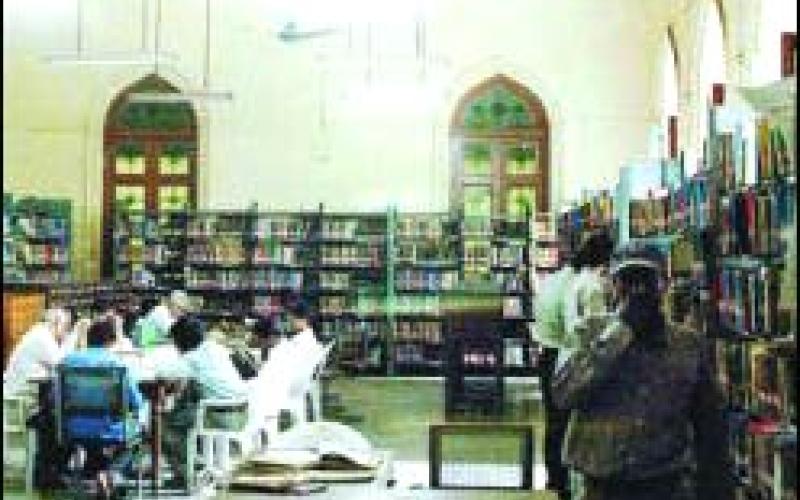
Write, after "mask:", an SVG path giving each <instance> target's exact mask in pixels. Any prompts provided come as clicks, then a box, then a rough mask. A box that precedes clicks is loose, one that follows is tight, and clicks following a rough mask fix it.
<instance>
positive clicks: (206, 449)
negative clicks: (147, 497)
mask: <svg viewBox="0 0 800 500" xmlns="http://www.w3.org/2000/svg"><path fill="white" fill-rule="evenodd" d="M209 411H227V412H244V413H245V415H246V423H245V425H244V427H243V428H242V429H241V430H228V429H217V428H212V427H207V426H206V423H205V422H206V415H207V413H208V412H209ZM255 417H256V416H255V415H254V414H253V413H252V412H251V411H250V404H249V402H248V401H247V400H240V399H204V400H202V401H200V403H199V405H198V408H197V413H196V417H195V425H194V427H193V428H192V429H191V430H190V431H189V439H188V440H187V446H188V449H187V464H186V466H187V472H188V474H187V480H188V482H189V488H190V491H191V490H192V489H193V488H194V487H195V486H196V484H197V481H196V478H197V477H198V476H199V475H202V474H204V473H211V475H212V476H213V478H214V480H215V481H216V482H217V484H218V485H224V484H225V483H226V482H227V480H228V478H229V477H230V474H231V473H232V472H233V470H234V469H235V468H236V467H237V466H238V465H239V464H241V463H242V462H243V461H244V460H246V459H247V458H248V457H250V456H251V455H252V454H253V453H254V452H257V451H259V450H260V449H261V448H262V446H263V440H262V436H263V431H264V429H263V426H262V425H261V422H260V420H259V419H258V418H255ZM198 444H199V445H200V446H199V450H198ZM234 448H238V449H239V453H234ZM197 465H200V466H202V469H201V470H200V471H199V472H198V471H196V470H195V469H196V466H197Z"/></svg>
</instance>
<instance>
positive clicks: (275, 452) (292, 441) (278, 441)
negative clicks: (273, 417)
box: [249, 422, 380, 472]
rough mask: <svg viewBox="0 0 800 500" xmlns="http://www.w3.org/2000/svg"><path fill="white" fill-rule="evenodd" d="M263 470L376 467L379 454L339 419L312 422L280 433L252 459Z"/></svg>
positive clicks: (360, 469)
mask: <svg viewBox="0 0 800 500" xmlns="http://www.w3.org/2000/svg"><path fill="white" fill-rule="evenodd" d="M249 465H250V466H251V467H252V469H253V470H255V469H257V470H259V471H261V472H273V471H274V472H279V471H298V470H311V469H313V470H331V471H365V470H375V469H377V468H378V466H379V465H380V457H379V455H378V454H377V453H375V450H373V448H372V445H370V443H369V442H368V441H367V440H366V439H365V438H364V436H362V435H361V434H360V433H359V432H357V431H355V430H353V429H351V428H350V427H347V426H346V425H342V424H339V423H336V422H310V423H302V424H298V425H296V426H295V427H293V428H291V429H289V430H287V431H286V432H283V433H281V434H278V435H277V436H276V438H275V440H274V441H273V442H272V443H270V445H269V448H268V450H267V451H265V452H264V453H262V454H260V455H257V456H255V457H253V458H251V460H250V464H249Z"/></svg>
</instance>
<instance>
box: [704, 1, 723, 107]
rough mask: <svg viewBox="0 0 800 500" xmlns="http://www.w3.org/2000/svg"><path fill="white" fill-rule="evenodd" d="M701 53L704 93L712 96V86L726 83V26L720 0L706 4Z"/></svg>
mask: <svg viewBox="0 0 800 500" xmlns="http://www.w3.org/2000/svg"><path fill="white" fill-rule="evenodd" d="M706 7H707V8H706V15H705V22H704V24H703V38H702V49H701V50H702V52H701V64H700V73H701V83H702V87H701V88H702V89H703V92H705V93H706V95H711V85H712V84H714V83H726V80H727V78H726V71H725V31H724V30H725V26H724V25H723V12H722V6H721V4H720V3H719V1H718V0H715V1H711V0H709V1H707V2H706Z"/></svg>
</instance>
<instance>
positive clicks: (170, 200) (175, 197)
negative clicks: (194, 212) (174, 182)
mask: <svg viewBox="0 0 800 500" xmlns="http://www.w3.org/2000/svg"><path fill="white" fill-rule="evenodd" d="M158 208H159V210H186V209H187V208H189V187H188V186H161V187H159V188H158Z"/></svg>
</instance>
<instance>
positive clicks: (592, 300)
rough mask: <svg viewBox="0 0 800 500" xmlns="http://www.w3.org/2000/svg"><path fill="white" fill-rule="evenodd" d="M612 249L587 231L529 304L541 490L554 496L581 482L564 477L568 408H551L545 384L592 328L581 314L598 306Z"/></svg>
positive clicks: (603, 237)
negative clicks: (540, 417) (535, 351)
mask: <svg viewBox="0 0 800 500" xmlns="http://www.w3.org/2000/svg"><path fill="white" fill-rule="evenodd" d="M612 252H613V241H612V240H611V237H610V236H609V235H608V233H606V232H604V231H598V232H595V233H592V234H590V235H589V236H588V237H587V239H586V240H585V241H584V242H583V243H582V244H581V246H580V248H579V249H578V251H577V252H576V254H575V255H574V256H573V258H572V261H571V262H570V263H569V264H567V265H566V266H565V267H564V268H562V269H561V270H559V271H558V272H557V273H556V274H555V275H552V276H549V277H548V278H547V279H546V280H545V282H544V283H543V284H542V287H541V292H540V293H539V294H538V296H537V298H536V303H535V305H534V307H535V316H536V327H535V329H534V335H533V336H534V339H535V340H537V341H539V342H540V343H541V344H542V345H543V346H544V347H545V349H544V353H543V355H542V357H541V358H540V360H539V368H540V373H541V377H540V378H541V389H542V403H543V406H544V410H545V467H546V469H547V489H549V490H553V491H556V492H557V493H558V495H559V498H560V499H566V498H580V496H579V495H580V493H581V489H582V486H581V484H580V480H579V478H576V477H570V476H571V474H570V472H569V471H568V470H567V468H566V467H565V466H564V464H563V462H562V460H561V448H562V443H563V440H564V434H565V432H566V428H567V423H568V419H569V412H568V411H564V410H561V409H559V408H556V407H555V405H554V403H553V394H552V390H551V386H550V385H551V381H552V379H553V376H554V373H555V372H556V369H557V368H558V367H560V366H562V365H563V364H564V362H565V361H566V360H567V359H568V357H569V355H570V353H572V352H575V351H576V350H578V349H580V347H581V346H582V345H583V344H584V343H585V342H586V339H587V338H590V337H591V335H592V333H593V332H592V331H591V329H592V322H591V321H589V320H587V318H589V317H590V316H591V315H599V314H600V313H601V312H602V310H603V305H604V302H605V286H606V280H605V279H603V277H602V276H603V266H607V265H608V262H609V261H610V259H611V253H612ZM572 476H574V474H572ZM571 495H572V496H571Z"/></svg>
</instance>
